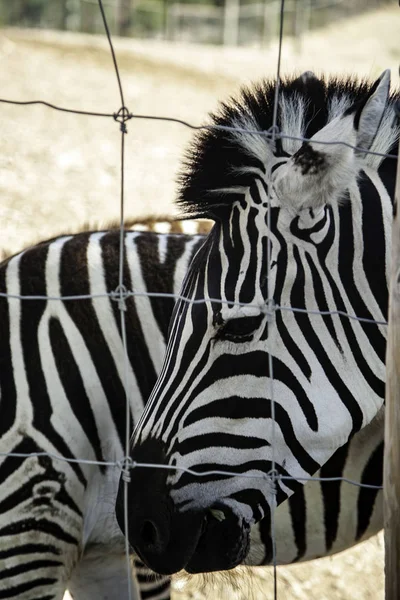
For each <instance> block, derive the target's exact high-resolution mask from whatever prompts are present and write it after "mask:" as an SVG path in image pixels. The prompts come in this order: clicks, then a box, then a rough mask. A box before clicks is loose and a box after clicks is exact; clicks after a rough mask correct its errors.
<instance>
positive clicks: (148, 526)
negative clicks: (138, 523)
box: [141, 521, 159, 548]
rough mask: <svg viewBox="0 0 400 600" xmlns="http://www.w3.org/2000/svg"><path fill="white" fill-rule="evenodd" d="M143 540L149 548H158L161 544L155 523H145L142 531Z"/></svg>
mask: <svg viewBox="0 0 400 600" xmlns="http://www.w3.org/2000/svg"><path fill="white" fill-rule="evenodd" d="M141 539H142V541H143V543H144V544H145V545H146V546H147V547H148V548H150V547H153V548H154V547H156V546H157V544H158V542H159V535H158V530H157V527H156V526H155V524H154V523H153V521H145V522H144V523H143V526H142V529H141Z"/></svg>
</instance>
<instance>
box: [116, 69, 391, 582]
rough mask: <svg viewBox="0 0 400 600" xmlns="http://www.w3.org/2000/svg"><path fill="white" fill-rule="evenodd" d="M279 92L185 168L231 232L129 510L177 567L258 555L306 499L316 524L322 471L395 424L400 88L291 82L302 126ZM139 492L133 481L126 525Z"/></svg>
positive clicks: (187, 179) (159, 558)
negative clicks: (392, 274)
mask: <svg viewBox="0 0 400 600" xmlns="http://www.w3.org/2000/svg"><path fill="white" fill-rule="evenodd" d="M275 97H276V84H275V83H274V82H273V81H265V82H263V83H261V84H259V85H258V86H254V87H253V88H247V89H244V91H243V92H242V94H241V96H240V97H239V98H235V99H233V101H230V102H227V103H224V104H222V107H221V108H220V110H219V112H217V113H216V114H214V115H213V116H212V123H213V124H214V125H216V126H219V128H214V129H213V128H211V129H210V128H208V129H207V130H206V131H204V130H203V131H202V132H200V134H198V136H197V137H196V138H195V141H194V143H193V145H192V146H191V148H190V150H189V152H188V154H187V157H186V163H185V165H184V168H183V171H182V174H181V179H180V183H181V188H180V195H179V199H178V202H179V206H180V208H181V209H183V210H184V212H185V213H186V215H187V216H188V217H192V218H195V217H197V218H198V217H203V218H204V217H206V218H209V219H212V220H213V221H214V226H213V228H212V230H211V232H210V234H209V235H208V237H207V239H206V241H205V242H204V244H203V246H202V247H201V248H200V250H199V251H198V252H197V254H196V256H195V257H194V259H193V261H192V263H191V265H190V267H189V270H188V272H187V274H186V277H185V280H184V282H183V285H182V289H181V299H179V300H178V301H177V303H176V305H175V308H174V312H173V315H172V319H171V323H170V328H169V337H168V345H167V350H166V354H165V359H164V363H163V366H162V370H161V374H160V376H159V378H158V381H157V383H156V385H155V387H154V390H153V392H152V395H151V396H150V399H149V401H148V402H147V404H146V408H145V410H144V412H143V414H142V417H141V419H140V422H139V424H138V426H137V427H136V429H135V432H134V435H133V436H132V440H131V452H130V456H131V460H132V461H133V464H135V463H136V464H141V463H153V464H159V465H162V466H163V467H167V468H164V469H162V470H161V469H158V470H157V469H156V468H155V469H140V468H136V469H133V470H132V472H131V482H130V484H129V485H130V486H131V488H132V490H133V489H134V490H135V493H134V494H133V493H131V494H130V496H129V501H128V506H127V509H128V513H129V518H130V521H129V530H128V532H127V533H128V539H129V542H130V544H131V545H132V546H133V548H134V549H135V551H136V552H137V553H138V555H139V557H140V558H141V559H142V560H143V561H144V562H145V563H146V564H147V565H148V566H149V567H150V568H151V569H153V570H155V571H156V572H159V573H164V574H167V573H174V572H177V571H179V570H180V569H182V568H185V569H186V570H188V571H190V572H193V573H196V572H203V571H213V570H226V569H231V568H233V567H235V566H236V565H238V564H240V563H243V562H246V559H247V557H248V556H249V555H250V556H251V553H250V539H251V538H250V530H251V528H252V526H254V524H256V523H263V522H264V523H267V526H266V530H267V533H268V532H269V523H270V520H271V516H272V513H275V507H276V506H278V507H279V506H280V505H281V504H282V503H284V501H285V500H287V499H288V498H289V497H290V496H291V495H292V494H293V497H292V501H291V506H292V508H294V510H295V511H296V512H297V515H298V517H299V519H300V520H301V515H302V513H303V514H304V507H302V492H301V491H300V490H301V489H302V486H303V484H304V480H307V478H309V477H310V476H312V475H313V474H315V473H317V472H318V470H319V469H321V472H324V473H325V475H326V474H327V472H329V470H330V467H331V465H332V463H330V461H331V460H332V456H334V457H335V459H334V460H335V461H336V462H335V464H336V467H335V468H336V469H337V468H338V465H339V464H340V462H341V461H343V460H345V459H346V453H347V452H348V449H349V445H348V444H349V442H350V443H351V441H352V440H355V439H356V438H357V436H359V435H361V436H362V435H363V434H366V431H367V428H368V427H370V426H372V424H374V425H375V426H376V427H377V429H379V428H380V427H381V425H379V423H378V424H377V425H376V419H378V420H379V419H380V423H381V420H382V411H383V408H382V407H383V401H384V387H385V364H384V361H385V346H386V327H385V319H386V315H387V300H388V293H387V282H388V273H389V271H388V269H389V263H390V241H391V239H390V235H391V221H392V205H393V196H394V185H395V176H396V164H395V162H396V161H395V160H393V159H390V158H385V156H384V155H386V154H387V153H394V152H395V151H396V148H395V146H396V143H397V140H398V137H399V127H398V126H397V125H395V123H396V121H395V118H394V117H395V112H394V108H393V107H394V102H395V101H396V99H398V98H399V95H398V94H392V95H391V94H390V73H389V71H385V72H384V73H383V74H382V75H381V76H380V78H379V79H378V80H377V81H376V82H374V83H370V82H367V81H359V80H357V79H356V78H347V79H346V78H343V79H341V78H332V77H331V78H329V77H327V78H318V77H316V76H314V75H312V74H310V73H308V74H306V75H305V76H303V77H300V78H290V77H289V78H287V79H286V80H283V81H282V82H281V83H280V87H279V95H278V97H279V101H278V104H277V113H278V114H277V121H276V123H277V126H278V130H279V131H282V132H283V133H284V134H285V135H276V128H274V127H273V126H274V116H275V115H276V112H275V111H274V101H275ZM229 128H231V129H230V130H229ZM271 128H273V131H274V132H275V139H273V136H272V133H271ZM260 131H262V132H270V136H269V137H270V138H271V139H268V138H267V139H265V138H264V137H262V136H260V135H258V134H257V133H256V132H260ZM286 136H290V137H286ZM331 142H334V143H333V144H332V143H331ZM336 142H340V143H339V144H338V143H336ZM332 312H336V313H337V314H330V313H332ZM310 313H316V314H310ZM321 313H322V314H321ZM345 314H350V316H356V317H357V318H354V319H352V318H349V317H348V316H345ZM363 319H366V321H368V320H371V321H372V322H366V321H364V320H363ZM358 432H359V433H358ZM375 452H376V453H375V456H374V460H372V462H371V463H370V469H372V470H373V469H374V468H376V467H377V465H379V467H378V468H379V473H378V474H375V475H373V476H372V477H373V478H375V479H380V477H381V470H380V469H381V452H382V445H380V446H379V448H378V446H377V447H376V448H375ZM272 475H274V477H273V476H272ZM312 485H313V484H312V483H309V484H308V486H312ZM321 485H322V484H321ZM329 489H330V488H329V487H328V484H326V485H325V486H324V492H323V493H325V494H326V495H328V496H329V495H330V492H329V491H328V490H329ZM339 489H341V488H339V487H333V488H332V498H330V499H328V500H327V506H330V502H331V501H332V503H333V504H335V503H336V504H340V502H341V498H340V495H339V494H338V490H339ZM122 492H123V484H122V482H120V487H119V492H118V496H117V502H116V509H115V510H116V516H117V520H118V522H119V523H120V525H121V524H122V514H123V494H122ZM350 494H353V495H354V497H355V498H354V500H353V502H354V504H357V499H358V501H360V502H361V501H362V500H363V498H366V496H363V495H362V492H360V491H359V490H353V491H352V492H350ZM150 498H151V501H150ZM368 502H369V500H368ZM333 512H335V511H333ZM367 513H368V510H367V511H366V514H367ZM364 516H365V515H364ZM325 517H326V518H327V519H328V523H327V528H328V529H330V528H331V525H332V523H330V522H329V515H325ZM367 520H368V517H367ZM311 521H312V516H311ZM304 526H306V524H305V525H304ZM362 527H363V526H362V525H361V523H359V524H358V525H357V528H360V531H361V530H362ZM300 530H301V527H300ZM336 533H337V532H335V531H334V528H333V530H331V532H330V534H329V535H331V534H332V535H333V538H334V537H335V536H336ZM328 537H329V536H328ZM355 537H357V535H355ZM326 542H327V544H325V549H327V550H328V552H329V547H330V544H331V540H330V539H327V540H326ZM300 554H301V553H300ZM300 558H301V556H300ZM261 560H271V552H270V551H269V552H267V555H266V556H265V557H264V559H263V558H262V557H261ZM295 560H296V557H295Z"/></svg>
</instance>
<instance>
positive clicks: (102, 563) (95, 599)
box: [68, 544, 146, 600]
mask: <svg viewBox="0 0 400 600" xmlns="http://www.w3.org/2000/svg"><path fill="white" fill-rule="evenodd" d="M129 577H130V584H131V600H141V598H145V597H146V596H141V595H140V591H139V586H138V582H137V579H136V577H135V574H134V569H133V568H132V569H131V570H130V573H129ZM68 591H69V593H70V595H71V596H72V598H73V599H74V600H102V599H104V600H106V599H107V600H111V599H114V598H115V600H128V599H129V591H128V570H127V565H126V558H125V555H124V554H123V553H121V552H118V551H117V552H116V551H115V548H112V547H107V546H105V545H102V544H95V545H93V546H92V547H89V548H88V549H87V550H86V551H85V553H84V555H83V556H82V558H81V560H80V561H79V563H78V564H77V565H76V567H75V569H74V571H73V573H72V576H71V579H70V581H69V584H68Z"/></svg>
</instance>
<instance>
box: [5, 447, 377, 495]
mask: <svg viewBox="0 0 400 600" xmlns="http://www.w3.org/2000/svg"><path fill="white" fill-rule="evenodd" d="M0 456H3V457H5V458H38V457H41V456H48V457H50V458H52V459H54V460H58V461H61V462H66V463H72V464H82V465H93V466H99V467H115V468H118V469H120V470H121V471H122V472H123V471H125V470H133V469H162V470H164V471H172V472H179V473H188V474H189V475H193V476H194V477H198V478H200V479H201V478H202V477H208V476H211V475H221V476H224V477H241V478H243V479H257V480H265V481H272V480H275V481H285V480H293V479H294V480H295V481H317V482H318V481H319V482H329V481H331V482H337V481H342V482H344V483H348V484H350V485H355V486H357V487H360V488H367V489H373V490H382V489H383V486H382V485H373V484H369V483H361V482H360V481H354V480H353V479H349V478H348V477H317V476H312V475H310V476H299V477H297V476H296V477H292V476H291V475H281V474H280V473H277V472H274V473H272V472H271V471H270V472H268V473H260V475H251V474H250V473H237V472H236V471H227V470H224V469H212V470H210V471H201V472H199V471H195V470H194V469H188V468H186V467H178V466H174V465H163V464H161V463H143V462H137V461H134V460H132V459H131V457H130V456H124V457H123V458H121V459H119V460H115V461H107V460H91V459H85V458H67V457H65V456H60V455H58V454H53V453H52V452H0Z"/></svg>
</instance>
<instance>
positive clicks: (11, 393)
mask: <svg viewBox="0 0 400 600" xmlns="http://www.w3.org/2000/svg"><path fill="white" fill-rule="evenodd" d="M7 265H8V262H6V263H3V264H2V265H1V266H0V292H3V293H6V292H8V290H7V288H6V269H7ZM10 302H12V300H10ZM14 302H16V301H15V300H14ZM0 340H1V344H0V394H1V401H0V438H1V437H2V436H3V435H4V434H5V433H7V431H9V430H10V429H11V427H12V426H13V424H14V421H15V416H16V410H17V396H16V389H15V381H14V377H13V367H12V359H11V346H10V315H9V311H8V301H7V298H0ZM6 398H7V401H6V402H5V399H6Z"/></svg>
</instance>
